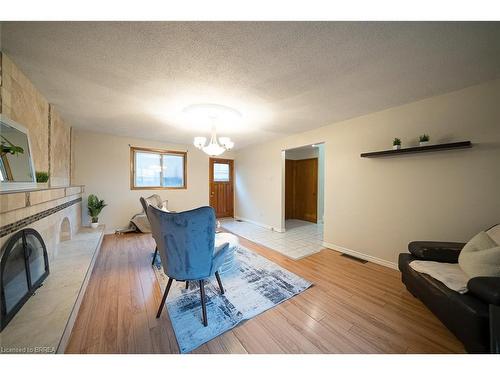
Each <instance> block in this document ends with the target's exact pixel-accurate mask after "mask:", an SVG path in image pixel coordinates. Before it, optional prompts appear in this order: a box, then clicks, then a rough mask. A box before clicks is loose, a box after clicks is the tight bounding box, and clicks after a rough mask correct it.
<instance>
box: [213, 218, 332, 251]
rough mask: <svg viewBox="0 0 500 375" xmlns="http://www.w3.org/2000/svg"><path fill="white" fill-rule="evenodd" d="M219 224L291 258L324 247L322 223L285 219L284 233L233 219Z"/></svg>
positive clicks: (223, 220)
mask: <svg viewBox="0 0 500 375" xmlns="http://www.w3.org/2000/svg"><path fill="white" fill-rule="evenodd" d="M220 222H221V226H222V227H223V228H225V229H227V230H228V231H230V232H233V233H235V234H237V235H239V236H241V237H245V238H247V239H249V240H250V241H253V242H257V243H259V244H261V245H264V246H266V247H269V248H270V249H273V250H275V251H277V252H279V253H281V254H283V255H286V256H287V257H289V258H292V259H300V258H304V257H306V256H309V255H311V254H314V253H317V252H318V251H320V250H321V249H323V248H324V246H323V245H322V242H323V225H322V224H314V223H310V222H307V221H302V220H287V221H286V222H285V228H286V232H285V233H279V232H273V231H272V230H269V229H266V228H263V227H260V226H258V225H255V224H252V223H248V222H246V221H236V220H234V219H232V218H231V219H221V220H220Z"/></svg>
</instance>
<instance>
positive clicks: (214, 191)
mask: <svg viewBox="0 0 500 375" xmlns="http://www.w3.org/2000/svg"><path fill="white" fill-rule="evenodd" d="M209 168H210V169H209V189H210V190H209V191H210V206H211V207H212V208H213V209H214V210H215V216H216V217H218V218H219V217H233V215H234V193H233V191H234V188H233V186H234V181H233V180H234V161H233V160H231V159H219V158H210V161H209Z"/></svg>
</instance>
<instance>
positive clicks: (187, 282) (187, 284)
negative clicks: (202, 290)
mask: <svg viewBox="0 0 500 375" xmlns="http://www.w3.org/2000/svg"><path fill="white" fill-rule="evenodd" d="M186 289H189V281H186Z"/></svg>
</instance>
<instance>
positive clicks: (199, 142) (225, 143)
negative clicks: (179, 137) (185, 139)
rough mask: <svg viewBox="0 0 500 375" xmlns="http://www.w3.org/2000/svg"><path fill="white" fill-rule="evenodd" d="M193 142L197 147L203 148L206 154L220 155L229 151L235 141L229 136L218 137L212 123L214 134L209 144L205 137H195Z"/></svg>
mask: <svg viewBox="0 0 500 375" xmlns="http://www.w3.org/2000/svg"><path fill="white" fill-rule="evenodd" d="M193 144H194V145H195V147H196V148H198V149H200V150H203V152H204V153H205V154H208V155H210V156H218V155H220V154H222V153H223V152H224V151H229V150H231V149H232V148H233V147H234V142H232V141H231V138H229V137H219V139H217V132H216V129H215V125H212V134H211V136H210V141H209V142H208V144H207V139H206V138H205V137H194V142H193Z"/></svg>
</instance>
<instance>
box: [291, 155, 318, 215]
mask: <svg viewBox="0 0 500 375" xmlns="http://www.w3.org/2000/svg"><path fill="white" fill-rule="evenodd" d="M285 219H299V220H306V221H311V222H313V223H316V222H317V221H318V159H317V158H313V159H303V160H286V161H285Z"/></svg>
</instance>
